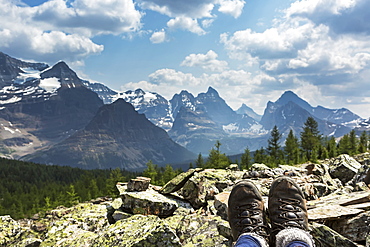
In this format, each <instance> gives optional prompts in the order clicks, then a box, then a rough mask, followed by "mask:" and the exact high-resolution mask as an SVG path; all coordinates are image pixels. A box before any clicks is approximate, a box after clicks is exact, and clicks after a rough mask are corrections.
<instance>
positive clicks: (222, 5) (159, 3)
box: [138, 0, 245, 35]
mask: <svg viewBox="0 0 370 247" xmlns="http://www.w3.org/2000/svg"><path fill="white" fill-rule="evenodd" d="M138 3H139V6H140V7H141V8H142V9H150V10H152V11H156V12H158V13H161V14H163V15H166V16H168V17H170V18H171V20H170V21H168V23H167V26H168V27H170V28H172V29H183V30H187V31H190V32H192V33H196V34H198V35H203V34H205V31H204V30H203V29H202V28H201V27H200V26H199V23H198V22H201V23H202V25H203V27H204V28H207V27H209V26H210V24H212V22H213V20H214V18H216V15H215V14H214V13H213V11H214V10H215V9H216V8H217V6H218V11H219V12H221V13H224V14H228V15H231V16H233V17H235V18H238V17H239V16H240V15H241V13H242V10H243V8H244V5H245V2H244V0H171V1H164V0H138ZM205 18H207V19H205Z"/></svg>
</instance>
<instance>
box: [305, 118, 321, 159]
mask: <svg viewBox="0 0 370 247" xmlns="http://www.w3.org/2000/svg"><path fill="white" fill-rule="evenodd" d="M320 140H321V135H320V132H319V130H318V124H317V122H316V120H315V119H314V118H313V117H308V118H307V120H306V122H305V123H304V127H303V131H302V132H301V148H302V151H303V155H304V156H305V157H306V158H307V159H308V160H311V154H312V151H313V150H314V149H316V152H317V150H318V147H319V145H320ZM316 156H317V153H316Z"/></svg>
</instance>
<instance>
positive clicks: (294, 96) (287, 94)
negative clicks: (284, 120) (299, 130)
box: [275, 91, 312, 111]
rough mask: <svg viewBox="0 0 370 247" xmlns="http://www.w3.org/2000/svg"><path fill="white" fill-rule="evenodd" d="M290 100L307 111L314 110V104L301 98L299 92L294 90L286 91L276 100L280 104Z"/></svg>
mask: <svg viewBox="0 0 370 247" xmlns="http://www.w3.org/2000/svg"><path fill="white" fill-rule="evenodd" d="M289 101H291V102H294V103H295V104H297V105H299V106H300V107H302V108H303V109H305V110H307V111H311V110H312V106H311V105H310V104H309V103H308V102H307V101H305V100H303V99H302V98H300V97H299V96H298V95H297V94H295V93H294V92H293V91H285V92H284V93H283V94H282V95H281V96H280V98H279V99H278V100H277V101H276V102H275V104H279V105H285V104H287V103H288V102H289Z"/></svg>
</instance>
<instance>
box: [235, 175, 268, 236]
mask: <svg viewBox="0 0 370 247" xmlns="http://www.w3.org/2000/svg"><path fill="white" fill-rule="evenodd" d="M228 217H229V224H230V228H231V231H232V235H233V239H234V241H236V240H237V239H238V237H239V236H240V235H241V234H243V233H253V234H256V235H258V236H261V237H262V238H264V239H265V240H268V235H267V226H266V214H265V210H264V204H263V200H262V195H261V193H260V192H259V191H258V189H257V188H256V186H255V185H254V184H253V183H252V182H248V181H241V182H239V183H237V184H236V185H235V186H234V187H233V189H232V191H231V193H230V196H229V202H228ZM267 242H268V241H267Z"/></svg>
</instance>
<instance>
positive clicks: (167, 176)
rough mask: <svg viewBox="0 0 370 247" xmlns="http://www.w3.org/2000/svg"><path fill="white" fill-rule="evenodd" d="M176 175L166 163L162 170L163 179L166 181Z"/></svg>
mask: <svg viewBox="0 0 370 247" xmlns="http://www.w3.org/2000/svg"><path fill="white" fill-rule="evenodd" d="M175 176H176V172H175V171H174V170H173V168H172V166H170V165H166V167H165V169H164V172H163V181H164V183H167V182H168V181H170V180H171V179H173V178H174V177H175Z"/></svg>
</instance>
